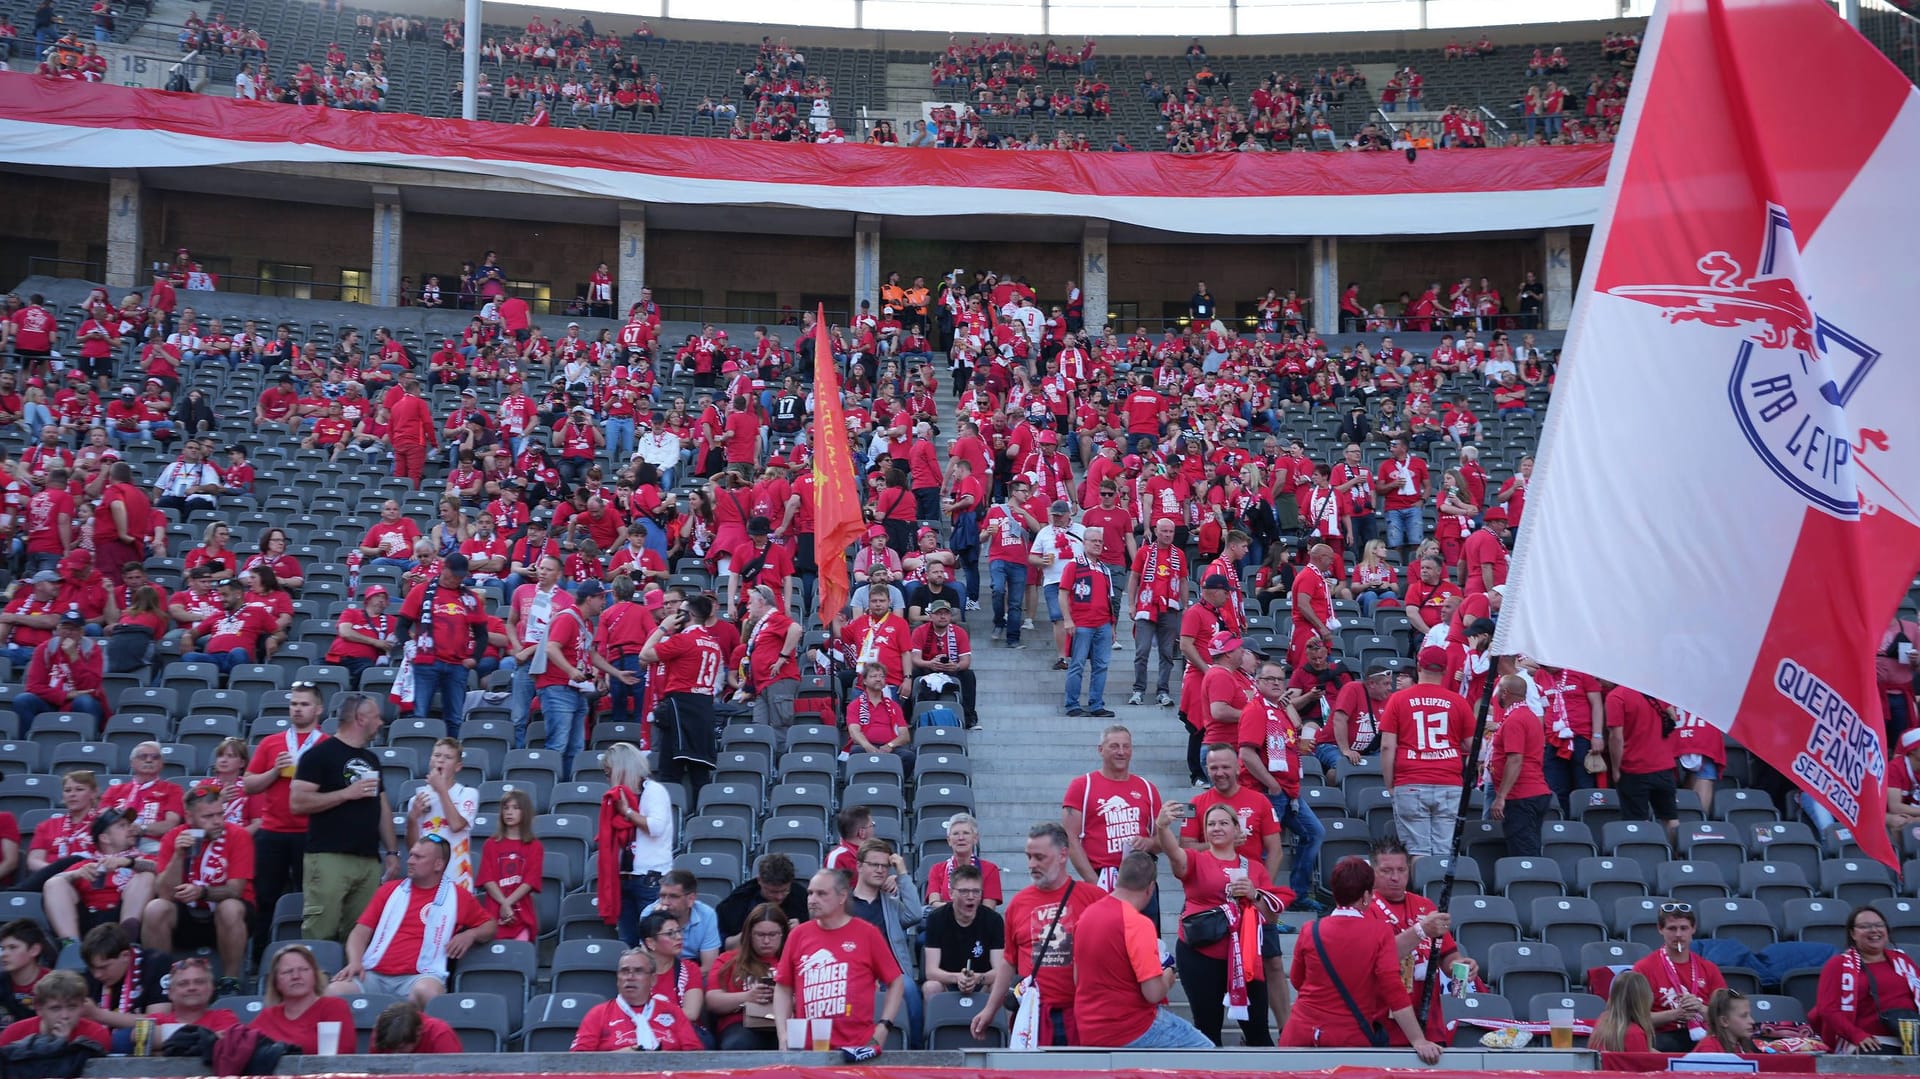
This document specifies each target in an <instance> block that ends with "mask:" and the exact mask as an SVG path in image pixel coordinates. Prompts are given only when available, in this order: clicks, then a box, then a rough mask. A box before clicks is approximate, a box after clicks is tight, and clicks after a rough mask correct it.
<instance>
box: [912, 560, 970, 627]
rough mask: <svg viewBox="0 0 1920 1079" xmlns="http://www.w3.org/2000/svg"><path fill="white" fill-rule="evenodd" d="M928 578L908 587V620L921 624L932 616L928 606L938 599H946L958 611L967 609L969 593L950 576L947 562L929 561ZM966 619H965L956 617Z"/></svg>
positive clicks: (917, 624)
mask: <svg viewBox="0 0 1920 1079" xmlns="http://www.w3.org/2000/svg"><path fill="white" fill-rule="evenodd" d="M925 573H926V578H925V579H924V580H922V581H919V582H918V583H916V584H914V585H912V586H911V587H909V588H908V589H907V622H908V623H909V624H911V625H914V626H919V625H920V624H921V623H922V622H925V621H927V619H928V618H929V617H931V614H930V612H929V611H928V610H927V608H928V607H931V606H933V601H934V600H936V599H944V600H946V601H947V602H948V603H949V604H951V605H952V606H953V609H954V611H955V612H956V613H958V612H961V611H965V610H966V609H967V594H966V593H965V592H963V591H961V589H960V587H959V586H958V585H956V584H954V583H953V581H952V580H950V579H949V578H950V577H951V576H952V571H951V570H949V569H947V564H946V563H945V562H928V563H927V568H926V571H925ZM956 621H965V619H956Z"/></svg>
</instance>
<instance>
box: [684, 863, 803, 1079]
mask: <svg viewBox="0 0 1920 1079" xmlns="http://www.w3.org/2000/svg"><path fill="white" fill-rule="evenodd" d="M776 857H777V856H776ZM792 871H793V870H792V863H791V862H789V863H788V867H787V872H788V874H789V881H791V874H792ZM748 883H752V882H748ZM791 928H792V919H790V918H788V917H787V913H786V911H784V910H781V909H780V907H779V906H777V905H775V904H773V903H761V904H760V905H759V906H757V907H755V908H753V910H752V911H751V912H749V913H748V914H747V920H746V922H745V924H744V925H743V927H742V928H741V931H740V934H739V938H738V939H741V940H743V941H744V943H742V944H741V945H740V947H739V948H738V950H733V951H728V952H726V953H725V954H723V955H721V956H720V959H719V961H718V962H717V963H715V964H714V966H713V970H712V972H711V973H709V974H708V975H707V998H706V1003H707V1008H708V1009H709V1010H710V1011H711V1012H712V1013H713V1015H714V1017H715V1018H714V1033H715V1036H716V1037H717V1038H718V1039H719V1048H720V1049H722V1050H735V1049H758V1050H763V1051H770V1050H774V1049H778V1048H779V1047H780V1040H779V1038H778V1037H777V1036H776V1035H775V1034H774V1031H773V972H774V969H775V968H776V967H778V966H779V965H780V952H781V949H783V948H785V947H786V943H787V933H788V931H789V930H790V929H791Z"/></svg>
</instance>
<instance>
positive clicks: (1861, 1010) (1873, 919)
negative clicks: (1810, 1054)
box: [1695, 906, 1920, 1053]
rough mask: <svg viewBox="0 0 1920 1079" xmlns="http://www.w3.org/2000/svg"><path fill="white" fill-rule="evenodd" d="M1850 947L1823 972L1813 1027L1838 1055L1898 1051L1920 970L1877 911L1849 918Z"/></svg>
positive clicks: (1917, 1004)
mask: <svg viewBox="0 0 1920 1079" xmlns="http://www.w3.org/2000/svg"><path fill="white" fill-rule="evenodd" d="M1847 943H1848V945H1849V947H1848V948H1847V950H1846V951H1844V952H1841V953H1840V954H1839V955H1836V956H1834V957H1833V958H1832V959H1829V960H1827V965H1826V966H1825V967H1823V968H1822V969H1821V971H1820V992H1819V997H1818V999H1817V1001H1816V1003H1815V1004H1814V1006H1813V1011H1812V1013H1811V1015H1810V1016H1809V1018H1810V1019H1811V1021H1812V1023H1813V1029H1814V1030H1815V1031H1816V1032H1817V1033H1818V1034H1819V1035H1820V1036H1821V1037H1822V1038H1824V1039H1826V1042H1827V1044H1828V1045H1830V1046H1832V1047H1833V1049H1834V1051H1835V1052H1838V1053H1897V1052H1899V1051H1900V1032H1899V1030H1897V1029H1895V1026H1894V1016H1896V1015H1899V1014H1903V1013H1904V1014H1905V1015H1907V1016H1911V1015H1913V1014H1914V1009H1915V1008H1920V970H1917V969H1916V968H1915V966H1914V962H1913V957H1912V956H1910V955H1908V954H1907V953H1906V952H1903V951H1901V950H1900V949H1898V948H1894V947H1891V946H1889V944H1888V942H1887V919H1886V917H1885V916H1884V915H1883V914H1881V913H1880V911H1879V910H1877V909H1875V908H1873V907H1868V906H1858V907H1855V908H1853V913H1852V914H1850V915H1848V916H1847ZM1695 962H1700V960H1699V959H1698V958H1697V957H1696V959H1695ZM1714 973H1715V974H1716V975H1718V973H1719V972H1718V971H1715V972H1714ZM1863 983H1864V984H1863Z"/></svg>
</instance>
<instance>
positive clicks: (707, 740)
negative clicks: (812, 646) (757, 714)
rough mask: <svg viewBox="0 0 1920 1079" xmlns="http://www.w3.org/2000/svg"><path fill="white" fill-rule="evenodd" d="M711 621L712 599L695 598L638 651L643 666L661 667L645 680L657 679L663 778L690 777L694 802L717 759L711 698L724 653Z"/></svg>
mask: <svg viewBox="0 0 1920 1079" xmlns="http://www.w3.org/2000/svg"><path fill="white" fill-rule="evenodd" d="M712 617H713V597H711V596H693V597H691V598H689V599H688V600H687V601H686V602H685V603H683V604H682V605H681V606H680V609H679V610H677V611H675V612H674V613H672V614H670V615H668V616H667V617H666V620H665V621H663V622H661V623H660V626H659V628H657V629H655V630H654V631H653V635H652V636H650V637H648V638H647V643H646V645H645V646H644V647H642V648H641V649H640V662H642V663H649V664H658V665H659V666H658V667H657V668H656V669H655V670H654V671H653V672H650V673H649V674H648V676H647V677H648V682H649V683H651V682H652V681H653V680H654V679H655V678H658V679H659V688H658V689H657V690H655V696H654V699H655V700H656V701H658V702H660V703H659V704H658V705H657V706H656V709H655V712H654V716H655V719H654V722H655V723H656V724H657V725H658V729H659V732H660V739H661V746H660V758H661V761H662V762H663V768H662V778H664V779H666V780H668V781H670V782H677V781H679V780H680V779H681V778H682V777H683V776H684V777H686V778H687V779H689V780H690V781H691V784H692V787H693V790H694V793H695V796H696V797H697V796H698V793H699V790H700V788H701V787H703V786H705V785H706V782H707V777H708V776H709V775H711V774H712V771H713V765H714V758H715V757H717V756H718V755H719V754H718V752H717V749H716V746H715V737H714V734H715V731H714V723H713V698H714V695H715V694H717V693H719V692H720V682H721V679H722V673H721V672H722V670H723V668H724V667H725V666H726V653H725V650H724V649H722V648H721V647H720V641H719V639H718V638H716V637H715V636H714V635H713V631H712V630H710V629H708V628H707V626H706V622H707V620H708V619H710V618H712ZM621 673H622V674H624V673H625V672H621Z"/></svg>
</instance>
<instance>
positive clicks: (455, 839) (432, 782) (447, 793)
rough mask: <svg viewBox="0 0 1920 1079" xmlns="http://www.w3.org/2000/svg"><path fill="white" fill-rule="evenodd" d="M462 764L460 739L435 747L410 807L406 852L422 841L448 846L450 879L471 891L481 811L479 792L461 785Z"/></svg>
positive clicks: (445, 740) (448, 739)
mask: <svg viewBox="0 0 1920 1079" xmlns="http://www.w3.org/2000/svg"><path fill="white" fill-rule="evenodd" d="M461 760H462V756H461V748H460V740H459V739H458V738H442V739H439V740H438V741H436V742H434V743H433V753H432V755H431V756H430V757H429V758H428V761H427V775H426V781H425V782H424V783H423V784H422V785H421V787H420V790H419V791H418V792H417V793H416V794H415V795H414V796H413V799H412V801H410V802H408V803H407V848H408V849H409V850H411V849H412V848H413V845H414V844H415V843H418V842H419V841H420V840H422V839H437V840H439V841H440V842H442V843H445V844H446V846H447V858H448V860H447V877H448V879H450V880H452V881H453V883H454V885H455V886H457V887H460V888H464V889H466V890H467V891H472V890H473V818H474V815H475V814H477V813H478V812H479V811H480V792H479V791H476V790H474V789H473V788H472V787H469V786H466V785H464V784H462V783H461V782H460V765H461Z"/></svg>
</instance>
